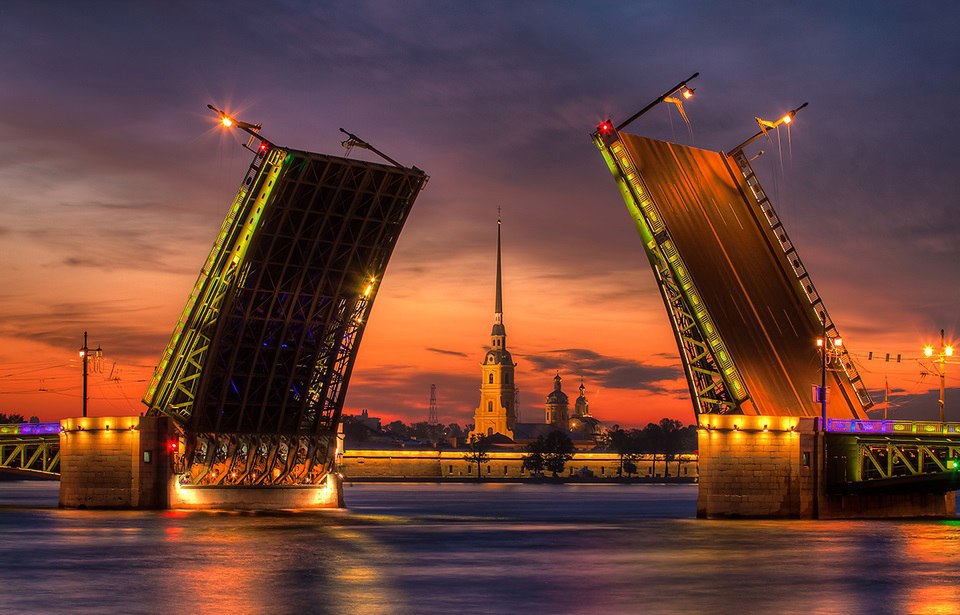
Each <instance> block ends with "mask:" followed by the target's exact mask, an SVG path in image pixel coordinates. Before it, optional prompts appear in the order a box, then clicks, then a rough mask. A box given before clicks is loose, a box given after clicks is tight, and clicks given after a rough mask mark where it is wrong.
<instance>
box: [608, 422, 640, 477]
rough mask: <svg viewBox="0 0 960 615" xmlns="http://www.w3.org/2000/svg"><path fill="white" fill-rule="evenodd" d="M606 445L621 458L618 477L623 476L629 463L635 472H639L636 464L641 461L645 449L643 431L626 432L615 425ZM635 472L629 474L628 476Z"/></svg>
mask: <svg viewBox="0 0 960 615" xmlns="http://www.w3.org/2000/svg"><path fill="white" fill-rule="evenodd" d="M606 444H607V446H608V447H609V448H610V449H611V450H612V451H614V452H615V453H617V456H618V457H619V463H618V464H617V476H623V472H624V470H625V469H626V463H627V462H629V463H630V464H631V465H632V467H633V472H636V471H637V466H636V462H637V460H639V458H640V453H641V450H642V448H643V432H642V431H640V430H638V429H633V430H630V431H626V430H624V429H621V428H620V426H619V425H614V426H613V429H611V430H610V431H609V432H607V434H606ZM633 472H627V474H628V475H629V474H632V473H633Z"/></svg>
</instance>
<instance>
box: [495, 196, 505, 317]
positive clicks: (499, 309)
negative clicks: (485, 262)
mask: <svg viewBox="0 0 960 615" xmlns="http://www.w3.org/2000/svg"><path fill="white" fill-rule="evenodd" d="M501 225H502V223H501V222H500V215H499V212H498V213H497V306H496V309H495V310H494V312H495V313H496V314H497V322H503V280H502V277H501V275H500V227H501Z"/></svg>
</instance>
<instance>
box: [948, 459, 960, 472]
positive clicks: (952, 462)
mask: <svg viewBox="0 0 960 615" xmlns="http://www.w3.org/2000/svg"><path fill="white" fill-rule="evenodd" d="M947 469H948V470H953V471H957V470H958V469H960V459H947Z"/></svg>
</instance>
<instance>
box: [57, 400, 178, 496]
mask: <svg viewBox="0 0 960 615" xmlns="http://www.w3.org/2000/svg"><path fill="white" fill-rule="evenodd" d="M168 425H169V424H168V420H167V419H166V418H161V417H139V416H110V417H86V418H80V417H78V418H71V419H65V420H63V421H61V422H60V427H61V432H60V506H62V507H66V508H160V507H163V506H164V505H165V503H166V500H165V496H164V493H165V492H166V482H167V480H168V478H169V476H170V470H171V467H170V458H169V452H167V451H166V450H164V449H165V440H166V438H167V431H168V429H169V427H168Z"/></svg>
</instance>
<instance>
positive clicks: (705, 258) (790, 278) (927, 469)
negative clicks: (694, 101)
mask: <svg viewBox="0 0 960 615" xmlns="http://www.w3.org/2000/svg"><path fill="white" fill-rule="evenodd" d="M696 76H697V75H694V76H693V77H691V79H692V78H694V77H696ZM688 81H689V79H688ZM685 84H686V82H681V84H679V85H678V86H676V87H675V88H674V89H673V90H671V91H670V92H669V93H667V94H665V95H663V96H661V97H660V98H659V99H657V100H656V101H655V102H654V103H652V104H651V105H649V106H648V107H646V108H645V109H644V110H642V111H641V112H639V113H637V114H636V115H634V116H633V117H631V118H630V119H628V120H627V121H626V122H624V123H622V124H621V125H620V126H615V125H614V123H613V122H611V121H609V120H608V121H605V122H603V123H602V124H601V125H600V126H599V127H598V128H597V130H596V131H595V132H594V133H593V141H594V144H595V145H596V147H597V148H598V149H599V150H600V153H601V154H602V156H603V159H604V160H605V162H606V164H607V167H608V168H609V170H610V172H611V174H612V175H613V177H614V180H615V181H616V184H617V186H618V188H619V190H620V194H621V196H622V198H623V200H624V202H625V204H626V206H627V210H628V212H629V214H630V217H631V218H632V220H633V222H634V224H635V226H636V228H637V231H638V232H639V234H640V237H641V240H642V242H643V247H644V251H645V253H646V256H647V258H648V260H649V262H650V265H651V267H652V270H653V274H654V277H655V279H656V282H657V286H658V288H659V291H660V295H661V298H662V299H663V303H664V306H665V308H666V312H667V315H668V318H669V321H670V324H671V327H672V329H673V333H674V336H675V339H676V343H677V347H678V350H679V354H680V359H681V362H682V365H683V370H684V374H685V377H686V381H687V384H688V387H689V391H690V398H691V400H692V402H693V409H694V413H695V414H696V416H697V417H698V422H699V424H700V425H702V426H704V427H705V429H707V430H709V429H710V428H711V427H710V425H711V421H710V418H709V417H711V416H717V415H727V416H731V417H736V416H738V415H752V416H756V417H790V418H791V419H798V420H799V419H803V420H805V421H808V422H807V423H804V424H810V425H815V426H816V427H815V429H816V430H817V432H819V433H820V434H821V436H822V437H823V440H824V442H825V444H824V445H822V446H823V450H822V452H816V451H815V452H816V454H817V455H819V457H818V458H819V459H820V462H819V464H820V465H821V466H822V467H823V468H824V484H825V486H826V488H827V491H829V492H833V493H855V492H864V491H872V490H880V491H883V490H891V489H892V490H899V489H904V488H906V489H908V490H911V489H912V490H914V491H917V490H923V489H928V490H933V491H937V490H940V491H944V490H949V489H956V488H957V487H956V485H957V469H958V465H960V461H958V457H960V424H957V423H932V424H931V423H915V422H911V421H869V420H867V416H866V411H867V410H868V409H869V408H870V407H871V406H872V405H873V402H872V400H871V399H870V395H869V392H868V391H867V388H866V387H865V385H864V383H863V380H862V378H861V377H860V374H859V373H858V372H857V368H856V366H855V365H854V362H853V360H852V359H851V357H850V354H849V353H848V351H847V348H846V346H845V345H844V344H843V342H842V338H841V335H840V331H839V328H838V326H837V324H836V323H835V322H834V321H833V319H832V318H831V317H830V314H829V312H828V310H827V307H826V305H825V303H824V300H823V297H822V296H821V294H820V293H819V291H818V290H817V288H816V286H815V285H814V283H813V279H812V276H811V274H810V272H809V270H808V269H807V268H806V266H805V265H804V264H803V261H802V260H801V258H800V254H799V252H798V250H797V246H796V245H795V244H794V243H793V241H792V240H791V239H790V236H789V234H788V233H787V230H786V228H785V227H784V224H783V221H782V220H781V218H780V216H779V215H778V214H777V212H776V210H775V208H774V206H773V203H771V201H770V199H769V198H768V196H767V194H766V192H765V191H764V189H763V187H762V186H761V184H760V181H759V179H758V178H757V175H756V173H755V172H754V170H753V168H752V166H751V164H750V159H749V158H748V157H747V155H746V154H745V153H744V147H746V146H747V145H748V144H750V143H752V142H753V141H754V140H755V139H757V138H758V137H759V136H760V135H761V134H763V133H764V132H765V130H766V129H768V128H772V127H775V126H776V125H778V124H774V123H770V122H763V121H762V120H760V119H759V118H758V123H760V127H761V133H758V135H757V136H755V137H753V138H752V139H750V140H748V141H746V142H745V143H744V144H741V145H740V146H738V147H737V148H735V149H734V150H733V151H730V152H717V151H709V150H705V149H699V148H696V147H690V146H685V145H679V144H676V143H669V142H665V141H660V140H656V139H651V138H647V137H643V136H639V135H635V134H630V133H627V132H623V130H622V129H623V128H624V127H625V126H626V124H629V123H630V122H632V121H633V120H634V119H636V118H637V117H639V116H640V115H642V114H643V113H645V112H646V111H648V110H649V109H651V108H652V107H653V106H655V105H656V104H659V103H660V102H663V101H665V100H673V101H676V99H669V98H668V97H669V96H671V94H673V93H675V92H678V91H680V90H682V89H684V86H685ZM804 106H805V105H804ZM800 108H803V107H800ZM800 108H798V109H797V110H794V111H792V112H790V114H788V116H785V117H784V119H783V120H781V122H785V121H786V122H789V121H791V120H792V118H793V116H794V115H795V113H796V111H798V110H799V109H800ZM765 124H766V126H765ZM822 391H825V392H826V399H825V400H824V399H823V398H822V397H821V395H823V394H824V393H822ZM809 419H815V420H812V421H810V420H809ZM728 422H729V421H721V422H720V423H721V424H726V423H728ZM743 422H744V421H741V423H743ZM777 422H778V421H776V420H771V421H764V420H762V418H761V419H760V420H758V421H751V422H750V424H752V423H756V424H757V426H758V430H759V431H760V432H761V433H765V432H767V429H768V424H776V423H777ZM713 423H714V424H716V423H717V421H713ZM730 424H731V425H733V428H734V429H737V428H738V426H737V424H736V422H733V423H730ZM798 424H799V423H795V422H794V423H792V425H793V427H791V430H794V429H796V426H797V425H798ZM759 426H762V429H760V428H759ZM714 430H715V431H716V428H715V427H714ZM721 431H722V429H721ZM788 431H789V430H788Z"/></svg>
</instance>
